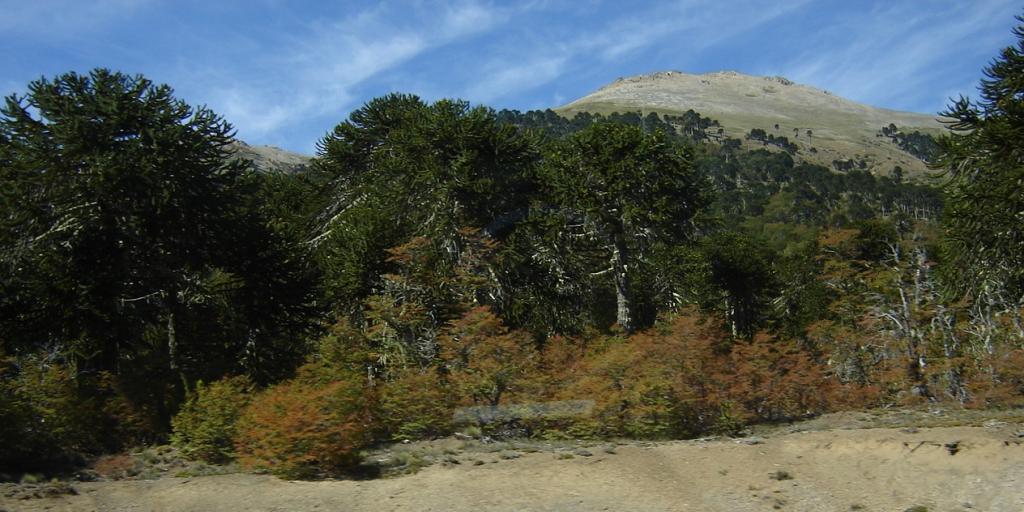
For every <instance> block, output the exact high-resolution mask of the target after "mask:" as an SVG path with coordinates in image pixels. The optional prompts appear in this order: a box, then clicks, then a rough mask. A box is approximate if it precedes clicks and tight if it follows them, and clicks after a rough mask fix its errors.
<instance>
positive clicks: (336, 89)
mask: <svg viewBox="0 0 1024 512" xmlns="http://www.w3.org/2000/svg"><path fill="white" fill-rule="evenodd" d="M425 15H426V17H424V18H418V17H417V18H418V22H417V23H416V24H400V23H394V22H393V20H395V19H401V17H399V16H396V15H395V13H394V12H393V10H392V9H390V8H389V7H388V6H383V5H381V6H378V7H376V8H374V9H371V10H366V11H362V12H359V13H356V14H354V15H352V16H350V17H348V18H346V19H342V20H339V21H333V22H331V21H323V20H319V21H316V22H313V23H310V24H309V26H308V31H307V32H306V33H304V34H302V35H301V36H294V37H290V38H286V41H287V44H285V45H284V46H283V47H281V48H278V49H276V50H275V51H274V52H273V53H272V54H270V55H268V56H265V57H264V58H265V59H266V60H267V62H268V63H269V64H268V65H270V66H273V67H278V68H283V70H282V71H280V72H276V73H275V75H279V76H285V77H287V79H286V80H285V81H284V82H283V83H281V82H277V83H274V82H272V81H268V80H259V79H256V80H252V81H250V82H248V85H246V86H232V87H220V88H218V87H216V86H211V87H210V88H211V89H212V97H213V101H212V103H213V104H214V106H215V107H216V109H217V110H218V111H220V112H223V113H224V115H225V117H226V118H228V119H229V120H232V121H233V122H234V123H236V124H237V126H238V127H239V129H240V132H241V136H242V137H263V136H265V135H268V134H271V133H273V132H276V131H279V130H281V129H283V128H286V127H288V126H291V125H295V124H296V123H299V122H301V121H305V120H308V119H309V118H310V117H315V116H318V115H322V114H327V113H334V112H339V111H343V110H344V109H345V108H347V107H349V106H350V103H351V102H352V101H353V98H354V97H355V94H354V93H353V90H354V89H355V88H357V87H358V86H359V85H360V84H362V83H364V82H366V81H367V80H370V79H371V78H373V77H375V76H377V75H379V74H380V73H382V72H384V71H386V70H389V69H393V68H395V67H397V66H400V65H402V64H404V63H406V62H408V61H410V60H412V59H415V58H416V57H418V56H419V55H421V54H423V53H424V52H426V51H429V50H431V49H433V48H437V47H440V46H444V45H447V44H450V43H452V42H455V41H457V40H460V39H463V38H466V37H469V36H471V35H474V34H478V33H480V32H483V31H486V30H489V29H491V28H492V27H493V26H494V25H495V24H497V23H498V22H499V20H500V19H501V15H500V13H499V12H498V11H496V10H493V9H487V8H485V7H484V6H482V5H480V4H477V3H474V2H461V3H458V4H455V5H450V6H446V7H444V8H440V9H436V10H435V11H433V12H430V13H425ZM217 83H225V82H223V81H220V80H218V81H217Z"/></svg>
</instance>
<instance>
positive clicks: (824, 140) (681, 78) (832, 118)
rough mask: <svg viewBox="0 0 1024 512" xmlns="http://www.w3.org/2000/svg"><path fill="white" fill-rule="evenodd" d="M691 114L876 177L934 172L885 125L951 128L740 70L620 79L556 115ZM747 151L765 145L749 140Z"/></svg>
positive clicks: (738, 134) (734, 133) (732, 132)
mask: <svg viewBox="0 0 1024 512" xmlns="http://www.w3.org/2000/svg"><path fill="white" fill-rule="evenodd" d="M691 109H692V110H694V111H696V112H697V113H699V114H701V115H703V116H705V117H710V118H712V119H716V120H718V121H719V122H720V123H721V124H722V127H723V128H724V132H723V134H722V135H724V136H728V137H734V138H739V139H745V138H746V135H747V134H748V133H749V132H750V130H751V129H755V128H759V129H762V130H765V132H767V134H770V135H774V136H775V137H786V138H788V139H789V141H790V142H793V143H796V145H797V147H798V148H799V149H798V151H797V156H798V158H801V159H803V160H806V161H809V162H813V163H817V164H821V165H826V166H832V165H833V162H834V161H853V162H855V163H859V162H860V161H861V160H863V161H864V162H865V166H866V168H868V169H871V171H872V172H874V173H876V174H888V173H890V172H891V171H892V169H893V168H894V167H895V166H900V167H902V168H903V169H904V170H905V171H908V172H909V173H911V174H920V173H923V172H925V171H926V169H927V167H926V165H925V163H924V162H923V161H922V160H921V159H919V158H917V157H915V156H914V155H912V154H910V153H908V152H907V151H905V150H903V149H901V148H900V146H899V145H898V144H897V143H896V142H895V141H894V140H893V139H892V138H890V137H887V136H882V134H881V133H880V130H881V129H882V127H883V126H888V125H889V124H894V125H896V126H897V127H899V129H900V130H901V131H902V132H904V133H912V132H914V131H920V132H922V133H927V134H933V135H934V134H937V133H939V132H940V131H941V130H942V129H943V125H942V124H941V123H940V122H939V120H938V117H937V116H930V115H923V114H915V113H910V112H898V111H894V110H886V109H881V108H875V107H871V106H867V105H863V104H860V103H857V102H854V101H851V100H847V99H844V98H841V97H838V96H835V95H833V94H831V93H829V92H828V91H823V90H821V89H816V88H814V87H809V86H806V85H800V84H796V83H793V82H792V81H790V80H787V79H785V78H782V77H757V76H749V75H744V74H740V73H736V72H733V71H724V72H717V73H706V74H702V75H691V74H686V73H681V72H677V71H667V72H659V73H653V74H649V75H639V76H634V77H628V78H619V79H618V80H616V81H614V82H612V83H611V84H609V85H606V86H604V87H602V88H601V89H599V90H597V91H596V92H594V93H592V94H589V95H587V96H584V97H583V98H580V99H578V100H576V101H573V102H571V103H569V104H567V105H564V106H562V107H559V108H557V109H555V110H556V111H557V112H558V113H560V114H562V115H566V116H572V115H574V114H575V113H577V112H591V113H601V114H609V113H611V112H629V111H641V112H642V113H643V114H647V113H649V112H657V113H659V114H681V113H683V112H685V111H687V110H691ZM776 125H777V126H778V128H776ZM808 131H810V134H808ZM745 144H747V145H750V146H752V147H760V146H762V143H761V142H757V141H749V140H745ZM812 148H813V149H812Z"/></svg>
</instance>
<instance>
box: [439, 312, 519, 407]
mask: <svg viewBox="0 0 1024 512" xmlns="http://www.w3.org/2000/svg"><path fill="white" fill-rule="evenodd" d="M440 344H441V356H442V358H443V359H444V361H445V362H446V363H447V366H448V369H449V370H450V379H451V382H452V384H453V386H454V388H455V390H456V391H457V393H458V394H459V396H460V398H461V401H462V402H463V403H472V404H476V405H498V404H500V403H502V401H503V400H505V401H508V399H509V397H517V396H518V398H519V399H522V398H530V396H531V392H533V391H535V390H536V389H535V388H536V386H535V384H536V377H537V371H536V369H537V363H538V354H537V351H536V349H535V348H534V346H533V340H532V339H531V337H530V336H529V335H528V334H526V333H524V332H521V331H512V332H509V330H508V329H506V328H505V326H504V325H502V323H501V320H500V319H499V318H498V317H497V316H495V315H494V313H491V311H490V309H489V308H486V307H479V308H474V309H472V310H470V311H468V312H467V313H466V314H465V315H463V316H462V318H460V319H459V320H456V321H455V322H452V324H451V325H450V326H449V327H448V329H446V330H445V333H444V335H443V336H441V339H440Z"/></svg>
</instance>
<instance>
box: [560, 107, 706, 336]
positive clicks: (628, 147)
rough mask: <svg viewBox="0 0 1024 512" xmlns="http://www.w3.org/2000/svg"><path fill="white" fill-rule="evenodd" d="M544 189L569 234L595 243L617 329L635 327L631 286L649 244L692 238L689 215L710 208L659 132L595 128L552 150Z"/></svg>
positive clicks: (696, 179)
mask: <svg viewBox="0 0 1024 512" xmlns="http://www.w3.org/2000/svg"><path fill="white" fill-rule="evenodd" d="M542 180H543V183H544V185H546V186H547V187H549V189H550V191H551V194H552V197H553V200H554V202H555V203H557V204H558V205H559V206H560V207H561V208H563V209H564V210H565V211H566V212H568V213H567V215H568V218H569V219H570V226H569V229H575V230H577V231H578V232H579V233H578V234H579V235H581V236H582V237H584V238H588V239H591V240H594V241H597V242H598V244H599V246H600V247H601V248H602V252H603V255H604V257H603V259H604V262H606V264H607V267H606V268H604V269H596V270H595V271H594V273H593V274H594V275H604V274H608V275H610V276H611V277H612V282H613V284H614V287H615V296H616V321H617V322H618V324H619V325H620V326H621V327H622V328H623V329H624V330H625V331H626V332H632V331H633V330H634V329H635V328H636V327H637V325H636V305H635V300H634V295H635V290H634V285H633V283H632V282H631V279H632V278H633V277H634V276H635V275H636V273H637V271H638V267H640V266H643V265H644V264H645V261H646V258H647V256H648V253H649V251H650V250H651V248H652V247H653V246H654V244H655V243H669V244H671V243H679V242H682V241H684V240H686V239H687V237H688V236H689V235H690V234H691V232H692V229H691V228H692V222H691V220H692V219H693V217H694V215H696V214H697V212H698V211H699V210H700V209H701V208H703V207H704V206H705V205H706V204H707V203H708V202H709V187H708V184H707V183H706V179H705V178H704V177H703V176H702V175H701V174H699V173H698V172H696V171H695V170H694V167H693V165H692V164H691V162H690V158H689V156H688V155H687V153H686V152H685V151H684V150H683V149H682V148H680V147H679V146H676V145H673V144H672V143H671V142H670V141H669V140H668V137H667V136H666V135H665V134H664V132H660V131H658V132H655V133H653V134H645V133H644V132H643V130H642V129H640V128H638V127H635V126H626V125H621V124H615V123H598V124H594V125H591V126H590V127H588V128H586V129H584V130H583V131H581V132H578V133H576V134H574V135H572V136H571V137H569V138H568V139H566V140H565V141H564V142H562V143H558V144H555V145H553V146H552V149H551V150H550V151H549V152H548V154H547V156H546V159H545V164H544V168H543V171H542Z"/></svg>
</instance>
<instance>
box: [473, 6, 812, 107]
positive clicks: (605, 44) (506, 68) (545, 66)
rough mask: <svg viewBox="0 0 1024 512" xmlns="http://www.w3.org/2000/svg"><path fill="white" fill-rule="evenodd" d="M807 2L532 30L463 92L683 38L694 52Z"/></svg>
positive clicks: (484, 92) (548, 76) (513, 84)
mask: <svg viewBox="0 0 1024 512" xmlns="http://www.w3.org/2000/svg"><path fill="white" fill-rule="evenodd" d="M806 1H807V0H793V1H788V2H776V3H773V4H772V5H771V6H760V7H758V8H749V9H735V7H734V6H726V7H723V6H722V5H721V4H720V3H718V2H712V1H706V0H697V1H691V2H683V3H680V4H672V5H669V6H655V7H653V8H649V9H641V10H633V11H630V13H629V14H628V15H626V16H623V17H619V18H615V19H611V20H609V21H607V22H606V23H604V24H602V25H601V26H600V27H598V28H597V29H595V30H592V31H591V32H578V33H575V34H574V37H573V38H571V39H568V40H565V39H562V38H561V37H559V36H561V34H557V35H554V36H552V35H550V34H549V35H548V36H547V37H546V38H545V37H543V36H537V35H533V34H531V37H522V38H519V39H518V40H517V41H516V43H517V44H516V45H515V46H514V47H513V48H512V49H510V50H509V51H503V52H497V55H494V56H492V57H491V58H490V59H489V60H486V61H485V62H483V63H482V64H479V65H477V71H476V72H475V73H474V74H473V76H474V81H473V82H472V83H471V84H470V85H468V86H467V87H466V88H465V89H464V91H463V95H464V96H466V97H467V98H469V99H471V100H473V101H479V102H488V101H493V100H495V99H500V98H502V97H504V96H508V95H512V94H516V93H523V92H526V91H529V90H532V89H535V88H537V87H540V86H542V85H545V84H547V83H550V82H552V81H554V80H556V79H558V78H559V77H561V76H563V75H564V74H566V73H569V72H572V71H574V70H580V69H584V68H586V67H593V68H600V67H605V66H608V65H609V64H614V62H615V61H619V60H624V59H627V58H629V57H630V56H631V55H633V54H635V53H639V52H640V51H641V50H644V49H647V48H649V47H651V46H654V45H657V44H660V43H665V42H672V44H673V45H678V41H679V40H684V41H685V44H683V45H682V46H684V47H685V48H686V49H687V51H688V52H697V51H699V50H700V49H704V48H708V47H710V46H712V45H714V44H718V43H720V42H722V41H725V40H727V39H729V38H732V37H735V36H736V35H738V34H740V33H742V32H745V31H748V30H751V29H753V28H754V27H756V26H758V25H761V24H764V23H767V22H769V21H770V20H772V19H774V18H777V17H778V16H781V15H783V14H784V13H786V12H789V11H791V10H793V9H796V8H798V7H799V6H801V5H803V4H804V3H806ZM736 11H738V12H736Z"/></svg>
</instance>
